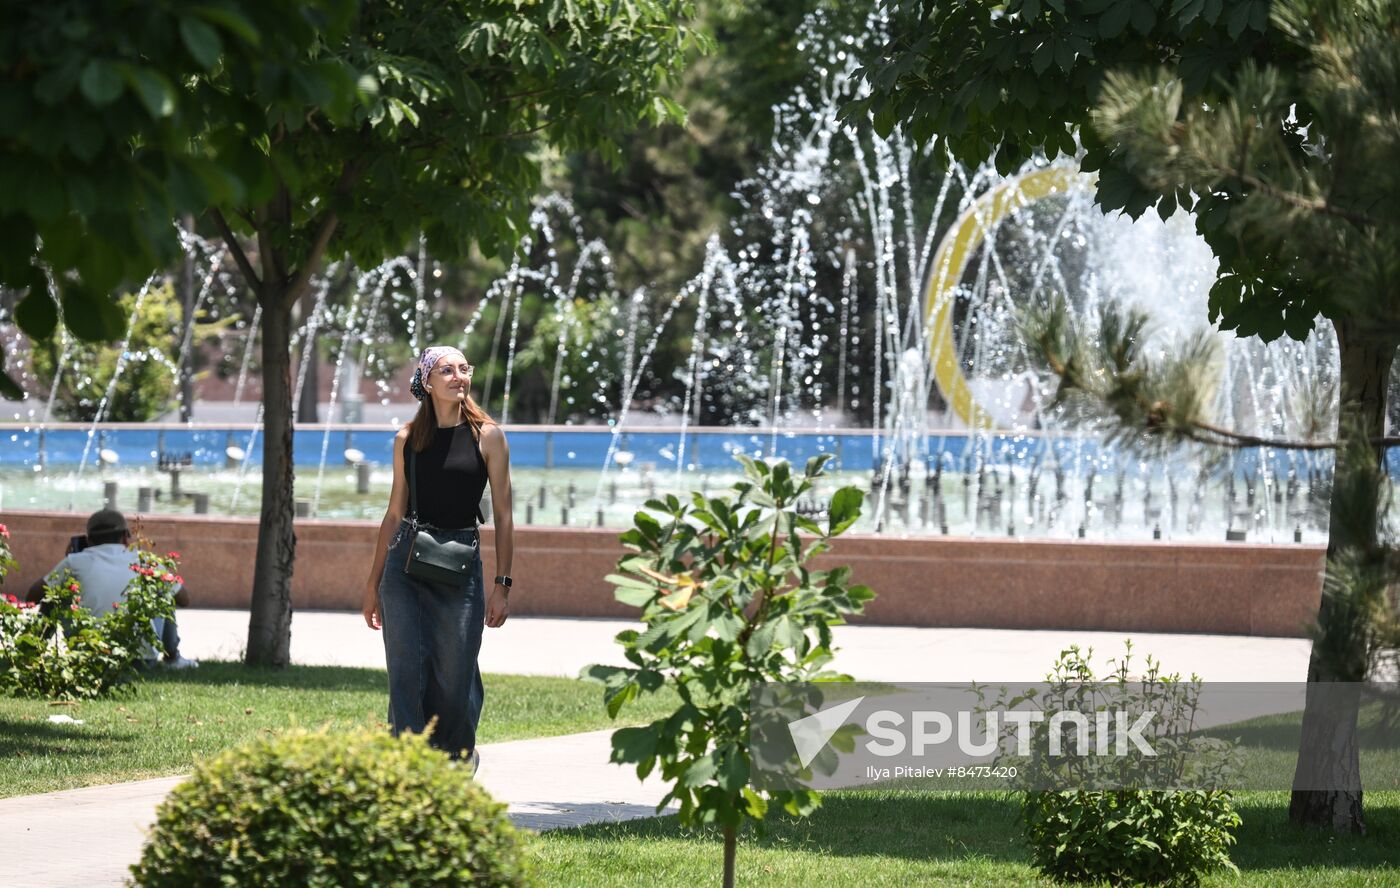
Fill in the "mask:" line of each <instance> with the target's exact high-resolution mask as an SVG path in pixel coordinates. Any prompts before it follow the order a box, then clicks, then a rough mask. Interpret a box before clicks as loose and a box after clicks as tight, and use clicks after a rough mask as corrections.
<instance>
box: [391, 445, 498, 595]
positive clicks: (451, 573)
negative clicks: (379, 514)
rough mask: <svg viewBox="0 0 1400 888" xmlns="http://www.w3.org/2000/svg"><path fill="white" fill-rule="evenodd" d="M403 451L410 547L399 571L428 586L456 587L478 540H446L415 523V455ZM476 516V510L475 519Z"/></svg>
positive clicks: (435, 530)
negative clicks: (410, 533) (405, 454)
mask: <svg viewBox="0 0 1400 888" xmlns="http://www.w3.org/2000/svg"><path fill="white" fill-rule="evenodd" d="M404 449H405V450H407V451H408V512H409V515H408V519H409V521H410V523H411V527H412V530H413V545H411V546H410V547H409V549H408V559H407V560H406V561H405V562H404V566H403V572H404V573H406V574H408V575H409V576H411V577H417V578H418V579H420V580H427V581H428V582H430V583H443V584H445V585H449V586H460V585H461V584H462V582H463V581H464V580H465V579H466V578H467V570H468V569H469V568H470V567H471V566H472V563H473V562H474V561H476V559H477V557H478V556H479V554H480V553H479V551H478V546H479V545H480V542H481V541H480V538H479V537H478V538H477V539H474V540H472V541H471V542H469V543H467V542H462V541H461V540H452V539H446V534H447V532H446V531H444V530H442V529H441V528H436V527H429V526H427V525H422V524H419V523H418V480H417V477H416V472H415V471H414V463H415V462H416V459H415V457H416V456H417V454H416V453H414V451H413V447H412V446H408V447H405V448H404ZM480 514H481V512H480V508H479V507H478V510H477V515H478V517H479V516H480ZM434 533H438V534H442V536H443V538H442V539H439V538H438V537H437V536H434Z"/></svg>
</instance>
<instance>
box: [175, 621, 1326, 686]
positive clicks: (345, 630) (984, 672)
mask: <svg viewBox="0 0 1400 888" xmlns="http://www.w3.org/2000/svg"><path fill="white" fill-rule="evenodd" d="M179 620H180V635H181V637H182V639H183V641H182V642H181V653H183V654H184V655H185V656H187V657H195V658H201V659H216V660H236V659H239V658H240V657H241V656H242V652H243V646H244V642H245V640H246V639H247V636H248V616H247V614H246V613H244V612H242V611H227V610H193V609H191V610H181V611H180V612H179ZM637 625H638V623H636V622H635V621H629V620H608V619H599V618H567V619H564V618H554V617H511V618H509V619H508V620H506V624H505V625H504V626H502V627H500V628H499V629H487V630H486V636H485V639H484V640H483V642H482V646H481V658H480V662H481V668H482V671H484V672H488V673H506V674H514V675H567V676H570V677H576V676H577V675H578V672H579V670H580V669H581V668H583V667H584V666H587V665H588V664H590V663H607V664H616V665H623V664H625V663H626V661H625V660H624V659H623V657H622V655H621V649H620V648H619V647H618V645H617V643H616V642H614V641H613V637H614V636H615V635H617V633H619V632H621V631H622V630H623V629H627V628H635V627H636V626H637ZM1129 637H1131V638H1132V640H1133V649H1134V662H1139V663H1140V662H1141V660H1140V659H1139V658H1140V657H1142V656H1144V655H1146V654H1151V655H1153V656H1154V657H1157V658H1158V659H1160V660H1161V661H1162V666H1163V668H1164V669H1165V670H1166V671H1167V672H1172V671H1179V672H1181V673H1182V674H1183V675H1189V674H1190V673H1191V672H1192V671H1194V672H1196V673H1197V674H1199V675H1200V676H1201V677H1202V678H1204V679H1206V680H1208V681H1302V680H1303V679H1304V678H1305V677H1306V676H1307V666H1308V651H1309V650H1310V645H1311V643H1310V642H1309V641H1308V640H1307V639H1303V638H1261V637H1257V636H1247V635H1167V634H1152V633H1137V632H1082V631H1076V630H1062V629H1053V630H1025V629H923V628H914V627H904V626H854V625H851V626H837V627H836V628H835V644H836V647H837V649H838V650H837V653H836V661H835V664H834V665H835V668H836V669H839V670H841V671H844V672H846V673H848V674H850V675H852V676H854V677H855V678H857V679H861V680H865V681H980V682H1002V681H1034V680H1039V679H1041V678H1043V677H1044V675H1045V673H1046V672H1047V671H1049V669H1050V665H1051V664H1052V663H1053V662H1054V660H1055V657H1056V655H1057V654H1058V653H1059V652H1060V651H1062V650H1064V649H1065V648H1066V647H1068V646H1070V645H1071V644H1078V645H1080V647H1092V648H1093V649H1094V660H1095V663H1096V664H1097V665H1099V666H1101V667H1104V668H1106V665H1107V661H1108V659H1109V658H1111V657H1115V656H1118V655H1120V654H1121V653H1122V651H1123V639H1124V638H1129ZM292 661H293V662H294V663H302V664H306V665H321V666H367V667H372V668H377V669H383V668H384V642H383V641H382V640H381V638H380V636H379V633H377V632H375V631H373V630H371V629H369V628H368V627H366V626H365V623H364V620H363V619H362V618H361V617H360V615H359V614H350V613H345V612H342V611H300V612H298V613H297V614H296V615H295V616H294V617H293V619H292Z"/></svg>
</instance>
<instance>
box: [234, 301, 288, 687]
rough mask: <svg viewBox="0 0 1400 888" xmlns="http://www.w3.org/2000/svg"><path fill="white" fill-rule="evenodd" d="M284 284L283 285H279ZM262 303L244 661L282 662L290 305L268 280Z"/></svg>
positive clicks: (285, 643)
mask: <svg viewBox="0 0 1400 888" xmlns="http://www.w3.org/2000/svg"><path fill="white" fill-rule="evenodd" d="M282 286H285V285H282ZM263 290H264V292H263V293H262V294H260V300H261V302H262V306H263V311H262V357H263V366H262V373H263V469H262V513H261V522H262V526H261V528H260V530H259V532H258V554H257V562H256V564H255V566H254V568H253V606H252V614H251V616H250V617H249V620H248V651H247V654H246V656H245V658H244V660H245V662H246V663H248V664H249V665H253V666H279V667H280V666H286V665H287V664H288V663H289V662H290V648H291V641H292V563H293V560H294V559H295V557H296V542H297V540H296V533H295V528H294V526H293V523H292V519H293V515H294V508H295V496H294V493H293V490H292V483H293V481H294V479H295V471H294V469H293V465H292V428H293V423H292V373H291V332H292V329H291V328H292V312H291V305H290V304H288V301H287V300H286V298H285V294H284V293H282V292H281V291H280V289H279V288H278V285H277V284H275V283H273V282H265V283H264V285H263Z"/></svg>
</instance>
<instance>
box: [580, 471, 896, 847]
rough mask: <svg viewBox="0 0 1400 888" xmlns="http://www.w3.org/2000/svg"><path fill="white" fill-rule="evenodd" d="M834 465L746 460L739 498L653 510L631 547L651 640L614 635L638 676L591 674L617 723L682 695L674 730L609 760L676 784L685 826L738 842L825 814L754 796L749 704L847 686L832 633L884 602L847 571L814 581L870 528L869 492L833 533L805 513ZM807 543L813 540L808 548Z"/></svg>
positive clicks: (623, 576) (618, 750)
mask: <svg viewBox="0 0 1400 888" xmlns="http://www.w3.org/2000/svg"><path fill="white" fill-rule="evenodd" d="M828 459H829V456H819V457H814V458H813V459H812V460H810V461H809V462H808V463H807V466H806V469H805V471H804V472H803V473H802V474H801V475H794V474H793V472H792V469H791V467H790V466H789V464H788V463H787V462H786V461H780V462H775V463H773V464H772V465H769V464H768V463H766V462H758V461H754V460H752V459H749V458H747V457H743V456H741V457H739V460H740V462H741V463H743V466H744V475H745V479H744V480H743V481H740V482H738V483H736V484H735V485H734V491H735V494H736V495H735V496H732V497H730V496H717V497H706V496H704V495H702V494H700V493H694V494H692V495H691V499H690V502H688V503H687V502H683V501H682V500H680V499H679V498H677V497H676V496H674V495H668V496H667V497H666V499H665V500H664V501H662V500H651V501H649V502H648V503H647V504H646V506H645V510H644V511H640V512H638V513H637V514H636V516H635V518H634V526H633V527H632V528H631V529H630V530H628V531H627V532H626V533H624V534H623V535H622V542H623V544H624V545H626V547H627V548H628V549H629V550H631V551H632V552H633V553H634V554H630V555H626V556H624V557H623V558H622V559H621V560H620V561H619V562H618V569H619V571H620V572H619V573H617V574H613V575H610V576H609V577H608V579H609V581H610V582H612V583H613V584H614V585H615V586H616V587H617V591H616V595H617V599H618V600H619V601H621V602H623V603H624V604H629V605H632V606H634V607H638V608H640V609H641V618H642V621H643V623H645V624H646V625H645V629H644V630H643V631H640V632H639V631H637V630H632V629H629V630H626V631H624V632H622V633H619V634H618V636H617V640H618V642H619V643H620V644H621V645H622V646H623V649H624V651H625V655H626V657H627V659H628V661H629V662H631V663H632V664H633V665H632V666H628V667H611V666H591V667H589V668H587V669H586V670H584V672H583V673H582V675H583V677H586V678H591V679H594V680H596V681H600V682H602V683H603V684H604V685H605V691H604V695H603V699H604V702H605V704H606V706H607V709H608V712H609V714H610V715H613V716H614V717H616V716H617V715H618V714H619V713H620V712H621V711H622V710H623V709H624V707H625V706H626V705H627V704H628V702H629V701H632V700H634V699H636V698H637V697H638V696H639V695H640V694H643V693H649V692H654V691H656V690H658V689H660V688H663V687H673V688H675V690H676V691H677V692H678V693H679V694H680V695H681V699H682V705H681V706H680V707H679V708H678V709H676V711H675V712H674V713H672V714H671V715H670V716H669V717H667V718H662V719H657V720H655V721H653V722H651V723H650V724H648V725H644V726H641V727H631V728H622V729H621V730H618V731H617V732H615V733H614V734H613V738H612V743H613V751H612V760H613V761H615V762H620V763H627V764H634V765H636V768H637V776H638V777H640V778H645V777H646V776H647V775H648V774H650V773H652V772H653V771H655V770H659V772H660V775H661V777H662V778H663V779H664V780H666V781H667V782H669V783H670V784H671V789H670V791H669V792H668V793H667V795H666V798H665V799H664V800H663V804H664V803H665V802H668V801H671V800H673V799H674V800H677V801H679V802H680V818H681V821H682V822H683V823H685V824H686V825H691V826H694V825H701V824H713V825H718V826H722V827H725V828H726V829H728V830H734V829H737V828H738V827H739V826H740V825H741V824H742V823H743V822H744V821H745V820H754V821H759V822H761V821H762V819H763V817H764V815H765V813H766V812H767V810H768V808H769V806H770V804H777V805H779V806H781V807H782V808H783V809H784V810H786V811H787V812H788V813H790V814H793V815H797V816H805V815H806V814H808V813H810V812H811V811H812V810H814V809H815V807H816V806H817V804H818V802H819V798H818V796H817V794H816V793H815V792H813V791H810V790H807V789H799V790H787V789H782V790H777V791H771V792H770V791H768V790H766V789H763V790H755V789H754V788H752V787H751V786H750V785H749V784H750V770H751V761H750V751H749V745H748V740H749V734H750V729H751V718H752V716H751V713H750V711H749V700H750V693H751V691H752V690H753V688H754V687H755V686H756V685H757V684H759V683H761V682H790V681H814V680H836V679H840V678H844V677H843V676H838V675H836V674H834V673H831V672H827V671H824V667H825V665H826V664H827V663H828V662H829V661H830V660H831V656H832V652H831V626H833V625H835V624H839V623H841V622H843V620H844V617H845V616H846V615H847V614H851V613H859V612H860V611H861V609H862V608H863V607H864V605H865V602H867V601H869V600H870V599H871V598H873V597H874V593H873V592H871V591H870V589H868V588H866V587H865V586H859V585H850V583H849V580H850V572H851V571H850V568H849V567H836V568H832V569H830V570H816V569H814V568H813V567H811V566H810V561H811V559H812V558H814V557H816V556H818V555H820V554H822V553H824V552H826V551H827V550H828V549H829V548H830V541H831V539H832V538H833V537H835V536H838V535H840V534H841V533H844V532H845V531H846V530H847V529H848V528H849V527H850V526H851V525H852V523H854V522H855V520H856V519H857V518H858V517H859V515H860V504H861V499H862V494H861V492H860V491H859V490H858V489H856V488H854V487H845V488H842V489H840V490H838V491H837V492H836V493H835V494H834V495H833V496H832V498H831V500H830V503H829V505H828V509H827V519H826V522H825V523H818V522H817V521H815V520H813V519H812V518H810V517H806V516H803V515H800V514H798V512H797V510H796V503H797V500H798V498H799V497H801V496H803V495H804V494H805V493H807V492H808V491H810V490H811V489H812V488H813V486H814V484H815V483H816V481H817V479H818V478H820V477H821V475H822V467H823V465H824V464H825V463H826V461H827V460H828ZM804 534H805V537H804V536H803V535H804Z"/></svg>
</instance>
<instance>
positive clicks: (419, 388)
mask: <svg viewBox="0 0 1400 888" xmlns="http://www.w3.org/2000/svg"><path fill="white" fill-rule="evenodd" d="M448 355H456V356H457V357H459V358H461V359H462V360H464V361H465V360H466V356H464V355H463V354H462V352H461V350H460V349H455V348H453V347H452V346H450V345H435V346H433V347H431V348H425V349H423V353H422V354H421V355H419V357H418V369H417V370H415V371H414V372H413V381H412V382H410V383H409V385H408V390H409V391H410V392H412V393H413V397H415V398H417V399H418V400H420V401H426V400H427V399H428V392H427V390H426V389H424V388H423V380H425V379H427V378H428V375H429V374H430V373H432V372H433V367H434V365H436V364H437V362H438V361H440V360H442V359H443V358H445V357H447V356H448Z"/></svg>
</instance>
